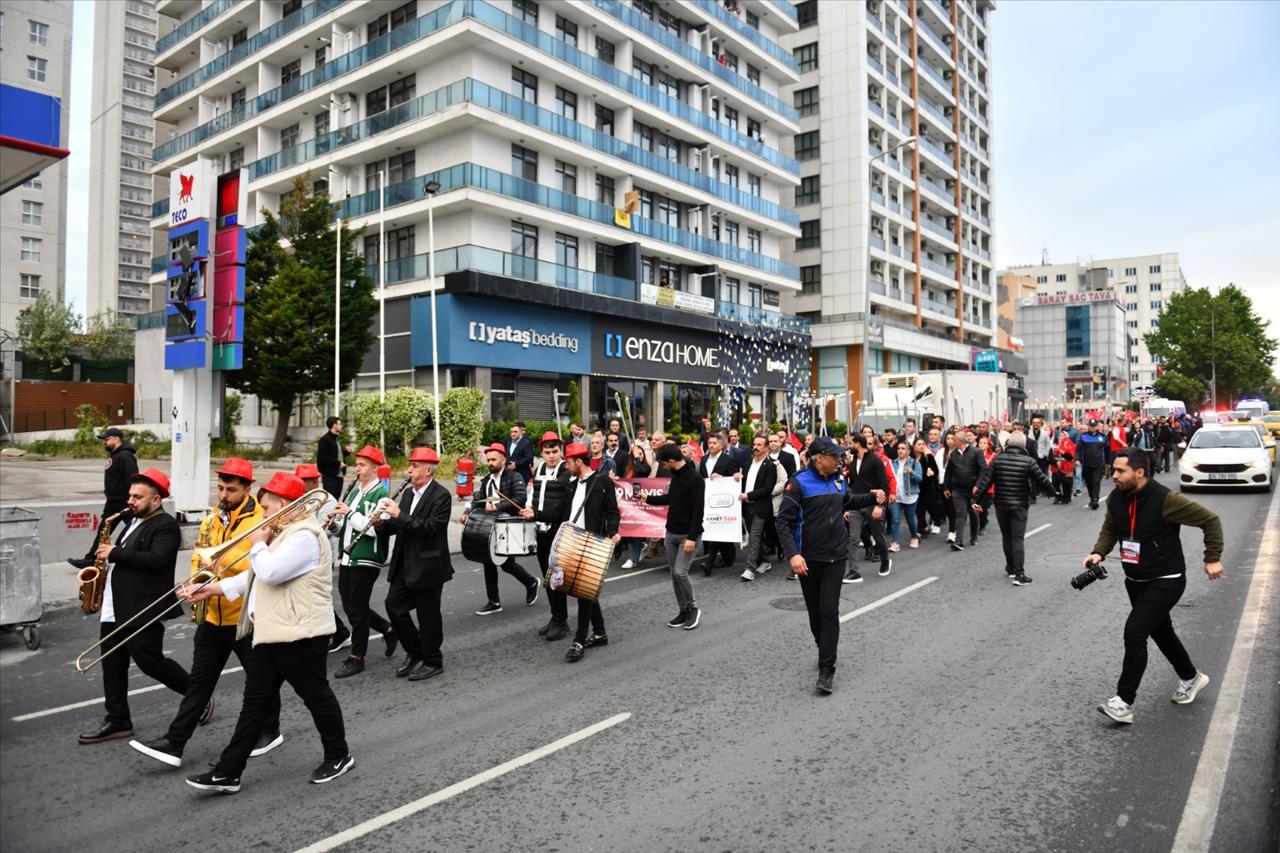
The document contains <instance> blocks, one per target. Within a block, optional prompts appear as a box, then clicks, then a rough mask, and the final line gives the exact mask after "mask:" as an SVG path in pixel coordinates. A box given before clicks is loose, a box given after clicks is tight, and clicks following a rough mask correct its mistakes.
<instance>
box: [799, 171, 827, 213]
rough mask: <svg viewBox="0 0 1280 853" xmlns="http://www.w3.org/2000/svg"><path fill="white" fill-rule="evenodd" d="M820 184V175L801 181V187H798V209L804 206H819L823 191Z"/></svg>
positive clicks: (810, 176)
mask: <svg viewBox="0 0 1280 853" xmlns="http://www.w3.org/2000/svg"><path fill="white" fill-rule="evenodd" d="M819 183H820V178H819V176H818V175H809V176H808V177H805V178H801V179H800V186H798V187H796V207H799V206H800V205H802V204H817V203H818V202H819V201H821V199H822V191H821V189H820V188H819Z"/></svg>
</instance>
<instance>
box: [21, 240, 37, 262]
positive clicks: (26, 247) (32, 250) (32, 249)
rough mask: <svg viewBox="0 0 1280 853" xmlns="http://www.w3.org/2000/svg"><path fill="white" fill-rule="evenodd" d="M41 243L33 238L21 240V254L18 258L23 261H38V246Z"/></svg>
mask: <svg viewBox="0 0 1280 853" xmlns="http://www.w3.org/2000/svg"><path fill="white" fill-rule="evenodd" d="M41 243H42V241H41V240H39V239H37V238H35V237H23V238H22V254H21V255H20V256H19V257H20V258H21V259H22V260H24V261H35V262H37V263H38V262H39V261H40V245H41Z"/></svg>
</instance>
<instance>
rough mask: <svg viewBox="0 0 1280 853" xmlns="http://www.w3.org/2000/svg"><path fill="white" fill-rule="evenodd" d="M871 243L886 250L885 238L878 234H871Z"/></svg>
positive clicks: (881, 249)
mask: <svg viewBox="0 0 1280 853" xmlns="http://www.w3.org/2000/svg"><path fill="white" fill-rule="evenodd" d="M871 245H872V246H873V247H875V248H877V249H879V250H880V251H882V252H883V251H885V247H884V238H883V237H881V236H880V235H878V234H872V235H871Z"/></svg>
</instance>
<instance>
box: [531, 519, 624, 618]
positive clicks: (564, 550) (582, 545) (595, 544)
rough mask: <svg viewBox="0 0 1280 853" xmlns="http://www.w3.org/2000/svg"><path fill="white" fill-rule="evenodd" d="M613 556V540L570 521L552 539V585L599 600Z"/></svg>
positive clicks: (584, 598)
mask: <svg viewBox="0 0 1280 853" xmlns="http://www.w3.org/2000/svg"><path fill="white" fill-rule="evenodd" d="M612 559H613V542H611V541H609V540H608V539H606V538H605V537H603V536H597V535H596V534H594V533H588V532H587V531H586V530H583V529H582V528H581V527H574V526H573V525H572V524H569V523H568V522H566V523H564V524H562V525H560V529H559V530H557V531H556V538H555V539H554V540H553V541H552V543H551V556H550V558H549V559H548V561H547V562H548V564H549V565H550V566H551V567H552V572H551V580H550V581H549V583H548V586H549V587H550V588H551V589H555V590H559V591H560V592H563V593H565V594H566V595H572V596H573V597H574V598H581V599H583V600H584V601H595V600H596V599H597V598H599V597H600V587H601V585H602V584H603V583H604V576H605V573H606V572H608V570H609V561H610V560H612Z"/></svg>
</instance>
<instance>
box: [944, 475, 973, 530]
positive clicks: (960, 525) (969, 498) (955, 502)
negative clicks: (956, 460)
mask: <svg viewBox="0 0 1280 853" xmlns="http://www.w3.org/2000/svg"><path fill="white" fill-rule="evenodd" d="M975 500H976V498H974V496H973V484H972V483H970V484H968V485H967V486H956V487H954V488H953V489H951V516H950V517H949V518H948V519H947V521H948V522H949V524H950V530H951V532H952V533H954V534H956V538H957V539H958V540H960V541H962V542H963V541H964V519H965V517H966V516H968V519H969V541H970V542H972V541H973V540H975V539H977V538H978V514H977V513H976V512H974V511H973V502H974V501H975Z"/></svg>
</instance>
